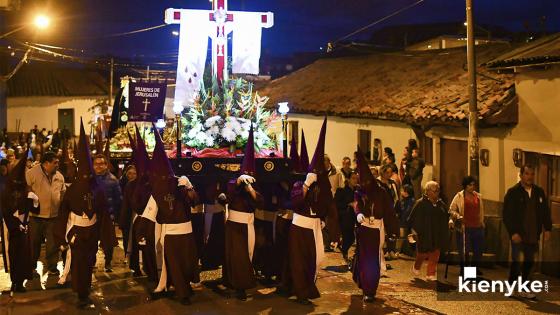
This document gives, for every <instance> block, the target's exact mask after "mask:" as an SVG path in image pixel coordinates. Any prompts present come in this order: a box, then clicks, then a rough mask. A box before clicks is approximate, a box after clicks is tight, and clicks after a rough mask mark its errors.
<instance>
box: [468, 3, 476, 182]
mask: <svg viewBox="0 0 560 315" xmlns="http://www.w3.org/2000/svg"><path fill="white" fill-rule="evenodd" d="M465 1H466V9H467V69H468V74H469V142H468V146H469V169H468V173H469V175H471V176H475V177H477V178H478V159H479V156H478V151H479V146H478V107H477V95H476V92H477V86H476V55H475V43H474V17H473V15H474V11H473V2H474V0H465Z"/></svg>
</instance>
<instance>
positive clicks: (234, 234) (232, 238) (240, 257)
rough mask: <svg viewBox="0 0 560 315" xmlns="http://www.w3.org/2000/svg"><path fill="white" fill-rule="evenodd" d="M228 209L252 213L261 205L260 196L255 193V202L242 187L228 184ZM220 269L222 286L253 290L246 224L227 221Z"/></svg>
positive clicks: (253, 282)
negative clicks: (222, 263) (222, 260)
mask: <svg viewBox="0 0 560 315" xmlns="http://www.w3.org/2000/svg"><path fill="white" fill-rule="evenodd" d="M228 200H229V209H230V210H235V211H239V212H246V213H254V212H255V209H256V207H257V206H258V205H259V204H260V203H262V196H261V195H260V194H259V193H258V192H257V200H253V198H252V197H251V196H250V195H249V193H248V192H247V191H245V188H244V185H239V186H238V185H237V184H236V181H235V180H233V181H230V182H229V183H228ZM224 258H225V259H224V266H223V268H222V278H223V281H224V285H225V286H226V287H228V288H232V289H235V290H247V289H251V288H254V287H255V286H256V285H257V284H256V280H255V272H254V270H253V265H252V263H251V259H250V257H249V245H248V228H247V224H242V223H237V222H232V221H227V222H226V227H225V257H224Z"/></svg>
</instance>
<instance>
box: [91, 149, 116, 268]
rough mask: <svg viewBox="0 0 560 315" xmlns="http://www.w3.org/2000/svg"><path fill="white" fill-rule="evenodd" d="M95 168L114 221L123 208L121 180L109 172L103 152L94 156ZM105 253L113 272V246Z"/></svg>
mask: <svg viewBox="0 0 560 315" xmlns="http://www.w3.org/2000/svg"><path fill="white" fill-rule="evenodd" d="M93 170H94V171H95V177H96V178H97V183H98V184H99V185H100V186H101V188H102V189H103V191H104V192H105V196H106V197H107V205H108V210H109V214H110V216H111V220H112V221H113V222H114V220H115V218H118V217H119V213H118V212H119V210H120V209H121V203H122V193H121V186H120V184H119V180H118V179H117V178H116V177H115V175H113V174H111V172H109V161H108V160H107V157H106V156H105V155H103V154H97V155H96V156H95V157H94V158H93ZM103 252H104V253H105V272H112V271H113V270H112V268H111V260H112V259H113V247H110V248H103Z"/></svg>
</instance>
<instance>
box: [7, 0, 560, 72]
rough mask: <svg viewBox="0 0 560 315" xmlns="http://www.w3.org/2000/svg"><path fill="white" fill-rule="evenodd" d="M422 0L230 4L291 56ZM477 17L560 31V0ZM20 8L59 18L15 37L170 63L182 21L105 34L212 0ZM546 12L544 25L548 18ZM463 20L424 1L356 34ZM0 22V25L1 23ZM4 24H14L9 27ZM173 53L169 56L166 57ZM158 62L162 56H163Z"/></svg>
mask: <svg viewBox="0 0 560 315" xmlns="http://www.w3.org/2000/svg"><path fill="white" fill-rule="evenodd" d="M416 1H417V0H269V1H267V0H244V1H243V0H230V1H229V9H230V10H242V9H243V10H248V11H272V12H274V14H275V25H274V27H273V28H271V29H265V30H263V44H262V47H263V54H266V55H274V56H288V55H291V54H293V53H295V52H302V51H306V52H310V51H315V52H319V51H320V47H323V48H324V47H325V46H326V43H327V42H329V41H335V40H337V39H339V38H340V37H342V36H344V35H346V34H348V33H350V32H352V31H354V30H356V29H358V28H360V27H362V26H365V25H367V24H369V23H371V22H373V21H375V20H378V19H380V18H383V17H384V16H387V15H389V14H391V13H393V12H395V11H397V10H399V9H401V8H403V7H406V6H408V5H410V4H412V3H414V2H416ZM474 2H475V14H476V15H475V22H476V24H479V25H496V26H501V27H503V28H506V29H507V30H509V31H513V32H526V31H527V29H528V30H529V31H543V30H544V31H547V32H554V31H558V30H560V3H559V2H560V1H558V0H475V1H474ZM22 6H23V7H22V10H21V12H20V13H18V14H17V16H11V17H10V19H8V21H7V23H4V25H5V26H4V27H5V29H7V30H9V29H10V28H11V27H15V26H16V24H17V23H18V22H22V21H24V20H25V19H26V17H27V16H28V14H31V12H34V10H35V8H36V7H47V8H48V9H46V10H45V12H48V13H49V14H50V15H51V16H53V17H56V18H57V20H56V21H55V25H53V27H52V28H51V29H50V30H49V34H43V35H41V37H37V36H38V35H37V34H30V33H26V32H20V33H18V34H17V36H15V38H20V39H23V40H29V41H32V42H38V43H43V44H51V45H57V46H63V47H72V48H78V49H84V50H85V51H86V54H91V55H97V56H99V55H109V54H110V55H116V56H120V57H133V56H137V57H138V56H145V57H149V56H151V57H152V58H161V61H169V62H171V61H172V60H170V59H172V57H170V56H169V55H172V54H173V53H176V51H177V47H178V37H176V36H173V35H172V34H171V31H172V30H178V25H173V26H166V27H164V28H160V29H157V30H153V31H149V32H143V33H140V34H135V35H128V36H119V37H107V35H108V34H115V33H121V32H127V31H132V30H135V29H141V28H146V27H151V26H156V25H159V24H162V23H163V12H164V10H165V9H166V8H171V7H173V8H192V9H209V8H210V7H211V4H210V2H209V1H208V0H190V1H188V0H164V1H162V0H95V1H92V0H87V1H79V0H58V1H54V0H51V1H26V0H22ZM543 16H546V20H545V22H544V23H543V22H542V17H543ZM464 19H465V1H464V0H425V1H424V2H423V3H420V4H419V5H417V6H415V7H414V8H411V9H409V10H407V11H405V12H403V13H401V14H399V15H397V16H395V17H392V18H390V19H389V20H387V21H385V22H382V23H380V24H378V25H376V26H375V27H373V28H371V29H368V30H367V31H365V32H363V33H361V34H360V35H358V36H355V37H353V38H352V39H354V40H367V39H368V38H370V37H371V34H372V33H373V32H374V31H375V30H379V29H381V28H383V27H387V26H391V25H401V24H424V23H437V22H460V21H464ZM0 24H1V23H0ZM6 24H8V25H7V26H6ZM166 54H167V55H168V58H167V59H166V58H165V56H166ZM158 60H160V59H158Z"/></svg>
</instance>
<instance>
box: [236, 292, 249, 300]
mask: <svg viewBox="0 0 560 315" xmlns="http://www.w3.org/2000/svg"><path fill="white" fill-rule="evenodd" d="M235 297H236V298H237V299H238V300H240V301H243V302H245V301H247V293H245V290H237V292H236V294H235Z"/></svg>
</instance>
